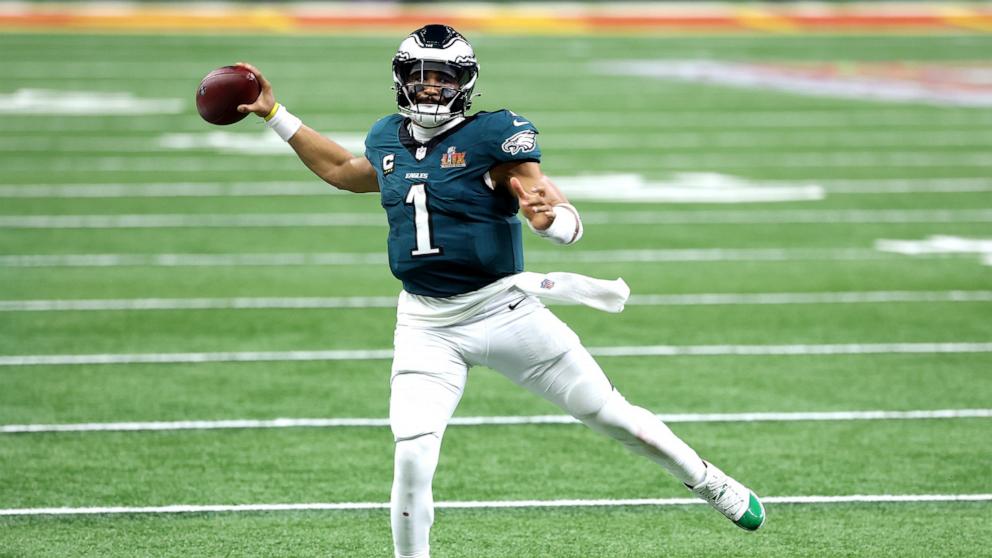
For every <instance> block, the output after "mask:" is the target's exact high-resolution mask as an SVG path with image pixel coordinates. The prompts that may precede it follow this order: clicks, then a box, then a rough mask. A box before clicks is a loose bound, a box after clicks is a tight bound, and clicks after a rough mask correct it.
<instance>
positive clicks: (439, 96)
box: [407, 70, 458, 104]
mask: <svg viewBox="0 0 992 558" xmlns="http://www.w3.org/2000/svg"><path fill="white" fill-rule="evenodd" d="M420 77H421V74H420V72H414V73H412V74H411V75H410V78H409V79H408V80H407V85H413V86H414V94H415V98H414V102H415V103H428V104H438V103H442V102H447V100H448V99H447V97H449V96H452V95H454V93H455V92H456V91H458V81H457V80H456V79H455V78H453V77H451V76H449V75H448V74H446V73H444V72H438V71H435V70H427V71H425V72H424V73H423V79H420Z"/></svg>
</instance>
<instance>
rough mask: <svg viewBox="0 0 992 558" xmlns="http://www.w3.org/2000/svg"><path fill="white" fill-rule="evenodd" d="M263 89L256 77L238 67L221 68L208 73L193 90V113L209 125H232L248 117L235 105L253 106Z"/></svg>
mask: <svg viewBox="0 0 992 558" xmlns="http://www.w3.org/2000/svg"><path fill="white" fill-rule="evenodd" d="M261 92H262V86H261V85H260V84H259V83H258V80H257V79H255V74H253V73H251V72H249V71H248V70H246V69H244V68H241V67H238V66H224V67H222V68H217V69H216V70H214V71H212V72H210V73H209V74H207V75H206V77H204V78H203V81H201V82H200V86H199V87H198V88H197V89H196V110H197V112H199V113H200V116H202V117H203V119H204V120H206V121H207V122H209V123H211V124H220V125H226V124H234V123H235V122H237V121H239V120H241V119H243V118H244V117H246V116H248V113H242V112H238V105H248V104H251V103H254V102H255V99H257V98H258V94H259V93H261Z"/></svg>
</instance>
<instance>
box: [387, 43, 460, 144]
mask: <svg viewBox="0 0 992 558" xmlns="http://www.w3.org/2000/svg"><path fill="white" fill-rule="evenodd" d="M429 71H435V72H441V73H443V74H447V75H448V76H450V77H452V78H454V81H455V82H456V83H457V84H458V85H457V87H439V89H440V99H439V100H438V101H437V102H431V103H423V102H421V103H418V102H417V93H419V92H421V91H423V90H424V88H425V87H432V86H430V85H425V83H424V81H425V75H426V72H429ZM478 78H479V63H478V62H477V61H476V59H475V51H474V50H472V45H470V44H469V42H468V41H467V40H466V39H465V37H463V36H462V35H461V34H460V33H458V32H457V31H455V30H454V29H452V28H451V27H448V26H447V25H438V24H431V25H425V26H424V27H421V28H420V29H417V30H416V31H414V32H413V33H411V34H410V36H409V37H407V38H406V39H404V40H403V42H402V43H400V48H399V49H398V50H397V51H396V56H394V57H393V89H394V90H395V91H396V105H397V107H399V112H400V114H402V115H403V116H406V117H407V118H410V119H411V120H413V121H414V122H416V123H417V124H419V125H421V126H423V127H425V128H435V127H437V126H440V125H441V124H444V123H445V122H447V121H449V120H451V119H452V118H455V117H456V116H462V115H464V114H465V111H466V110H468V109H469V107H471V106H472V90H473V89H474V88H475V82H476V80H477V79H478Z"/></svg>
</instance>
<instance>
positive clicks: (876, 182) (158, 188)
mask: <svg viewBox="0 0 992 558" xmlns="http://www.w3.org/2000/svg"><path fill="white" fill-rule="evenodd" d="M558 181H559V182H560V181H561V179H560V178H558ZM779 182H780V181H768V182H766V183H765V184H766V185H767V186H769V187H773V186H775V185H777V184H778V183H779ZM796 183H808V184H816V185H818V186H820V187H821V188H823V189H824V190H826V191H827V192H828V193H830V194H915V193H928V194H929V193H933V194H940V193H962V192H992V179H989V178H959V177H954V178H865V179H851V180H837V179H816V178H803V179H796V180H793V181H789V182H783V183H782V185H783V187H788V186H792V185H794V184H796ZM340 193H341V191H340V190H337V189H335V188H331V187H329V186H326V185H324V184H322V183H320V182H319V181H316V180H310V181H286V182H155V183H133V184H128V183H86V184H9V185H0V198H68V199H77V198H185V197H250V196H323V195H329V194H340ZM566 193H567V191H566Z"/></svg>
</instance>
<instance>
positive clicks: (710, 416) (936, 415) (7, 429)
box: [0, 409, 992, 434]
mask: <svg viewBox="0 0 992 558" xmlns="http://www.w3.org/2000/svg"><path fill="white" fill-rule="evenodd" d="M657 416H658V418H660V419H661V420H662V421H664V422H668V423H710V422H745V423H746V422H806V421H816V422H822V421H863V420H932V419H960V418H992V409H935V410H915V411H833V412H830V411H827V412H792V413H781V412H771V413H679V414H659V415H657ZM537 424H579V421H578V420H577V419H575V418H573V417H571V416H568V415H532V416H488V417H454V418H452V419H451V421H450V422H449V423H448V425H449V426H518V425H521V426H522V425H537ZM387 426H389V419H388V418H322V419H321V418H277V419H271V420H263V419H234V420H184V421H151V422H87V423H70V424H4V425H0V434H28V433H51V432H149V431H156V432H162V431H177V430H230V429H267V428H351V427H361V428H369V427H387Z"/></svg>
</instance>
